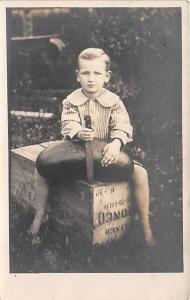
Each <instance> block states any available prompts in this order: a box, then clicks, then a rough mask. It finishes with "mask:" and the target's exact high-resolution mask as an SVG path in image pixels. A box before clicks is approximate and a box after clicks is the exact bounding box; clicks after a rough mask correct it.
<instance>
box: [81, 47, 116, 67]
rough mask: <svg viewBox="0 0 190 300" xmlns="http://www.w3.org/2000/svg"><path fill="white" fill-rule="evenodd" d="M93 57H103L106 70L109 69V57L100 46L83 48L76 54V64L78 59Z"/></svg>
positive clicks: (90, 58)
mask: <svg viewBox="0 0 190 300" xmlns="http://www.w3.org/2000/svg"><path fill="white" fill-rule="evenodd" d="M95 58H103V59H104V62H105V65H106V71H110V65H111V62H110V58H109V56H108V55H107V54H106V53H105V51H104V50H103V49H100V48H87V49H85V50H83V51H82V52H81V53H80V54H79V56H78V66H79V61H80V59H86V60H92V59H95Z"/></svg>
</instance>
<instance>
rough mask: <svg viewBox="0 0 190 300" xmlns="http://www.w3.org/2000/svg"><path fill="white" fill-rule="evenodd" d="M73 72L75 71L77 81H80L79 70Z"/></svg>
mask: <svg viewBox="0 0 190 300" xmlns="http://www.w3.org/2000/svg"><path fill="white" fill-rule="evenodd" d="M75 73H76V75H77V82H80V79H79V76H78V74H79V71H78V70H75Z"/></svg>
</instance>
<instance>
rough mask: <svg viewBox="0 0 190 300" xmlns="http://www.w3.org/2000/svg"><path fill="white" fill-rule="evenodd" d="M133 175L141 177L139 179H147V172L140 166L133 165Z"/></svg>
mask: <svg viewBox="0 0 190 300" xmlns="http://www.w3.org/2000/svg"><path fill="white" fill-rule="evenodd" d="M134 175H136V176H138V177H141V178H144V179H145V178H148V172H147V170H146V169H145V168H144V167H143V166H140V165H137V164H134Z"/></svg>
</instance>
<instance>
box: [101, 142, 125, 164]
mask: <svg viewBox="0 0 190 300" xmlns="http://www.w3.org/2000/svg"><path fill="white" fill-rule="evenodd" d="M120 149H121V142H120V140H119V139H115V140H113V141H112V142H111V143H109V144H107V145H106V146H105V147H104V150H103V153H102V154H103V158H102V160H101V165H102V167H107V166H108V165H111V164H114V163H116V161H117V160H118V157H119V153H120Z"/></svg>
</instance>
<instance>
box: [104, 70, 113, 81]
mask: <svg viewBox="0 0 190 300" xmlns="http://www.w3.org/2000/svg"><path fill="white" fill-rule="evenodd" d="M111 74H112V72H111V71H107V72H106V81H105V82H106V83H108V82H109V80H110V77H111Z"/></svg>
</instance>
